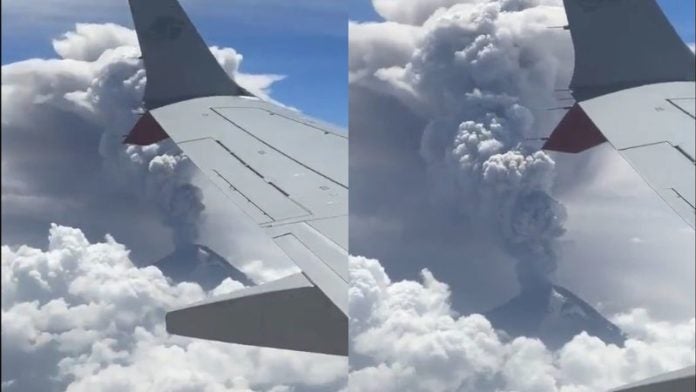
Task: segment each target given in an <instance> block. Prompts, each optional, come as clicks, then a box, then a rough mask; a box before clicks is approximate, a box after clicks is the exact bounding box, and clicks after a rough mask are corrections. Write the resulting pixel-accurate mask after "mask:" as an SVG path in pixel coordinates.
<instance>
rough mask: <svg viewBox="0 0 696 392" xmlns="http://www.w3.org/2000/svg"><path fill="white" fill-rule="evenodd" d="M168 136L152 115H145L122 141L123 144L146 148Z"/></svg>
mask: <svg viewBox="0 0 696 392" xmlns="http://www.w3.org/2000/svg"><path fill="white" fill-rule="evenodd" d="M168 137H169V135H167V133H166V132H165V131H164V129H162V127H161V126H160V125H159V123H157V120H155V118H154V117H152V114H150V113H149V112H148V113H145V114H144V115H143V116H142V117H140V119H139V120H138V122H136V123H135V126H133V129H132V130H131V131H130V133H128V136H126V138H125V139H124V140H123V143H124V144H136V145H139V146H147V145H149V144H153V143H157V142H159V141H162V140H164V139H166V138H168Z"/></svg>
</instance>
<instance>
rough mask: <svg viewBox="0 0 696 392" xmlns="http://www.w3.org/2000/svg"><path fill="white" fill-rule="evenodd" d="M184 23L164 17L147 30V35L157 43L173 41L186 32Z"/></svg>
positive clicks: (156, 20)
mask: <svg viewBox="0 0 696 392" xmlns="http://www.w3.org/2000/svg"><path fill="white" fill-rule="evenodd" d="M184 25H185V24H184V21H182V20H181V19H178V18H174V17H171V16H163V17H160V18H157V19H155V21H154V22H152V24H151V25H150V27H149V28H148V29H147V35H148V36H149V37H150V38H152V39H154V40H157V41H171V40H174V39H177V38H178V37H179V36H180V35H181V32H182V31H184Z"/></svg>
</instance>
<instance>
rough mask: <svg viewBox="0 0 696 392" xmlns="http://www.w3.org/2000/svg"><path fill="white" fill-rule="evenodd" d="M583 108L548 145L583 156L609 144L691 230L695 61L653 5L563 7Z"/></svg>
mask: <svg viewBox="0 0 696 392" xmlns="http://www.w3.org/2000/svg"><path fill="white" fill-rule="evenodd" d="M564 4H565V7H566V14H567V16H568V27H569V30H570V33H571V37H572V40H573V46H574V48H575V70H574V73H573V78H572V80H571V83H570V89H571V91H572V94H573V97H574V98H575V99H576V101H577V102H576V104H575V105H573V106H572V108H571V109H570V110H569V111H568V113H567V114H566V116H565V117H564V118H563V119H562V120H561V122H560V123H559V124H558V126H557V127H556V129H555V130H554V131H553V133H552V134H551V136H550V137H549V139H548V140H547V141H546V143H545V144H544V146H543V148H544V149H546V150H553V151H561V152H571V153H577V152H581V151H584V150H586V149H588V148H591V147H593V146H596V145H598V144H600V143H603V142H605V141H608V142H609V143H610V144H611V145H612V146H613V147H614V148H616V150H617V151H618V152H619V153H620V154H621V155H622V157H623V158H624V159H625V160H626V161H627V162H628V163H629V164H630V165H631V166H632V167H633V169H635V170H636V172H638V174H640V175H641V177H642V178H643V180H645V182H646V183H647V184H648V185H650V187H652V189H653V190H654V191H655V192H656V193H657V194H658V195H659V196H660V197H661V198H662V199H663V200H664V201H665V202H666V203H667V204H668V205H669V206H670V207H671V208H672V209H673V210H674V211H675V212H676V213H677V214H678V215H679V216H680V217H681V218H682V219H684V221H686V222H687V223H688V224H689V225H690V226H691V227H692V228H693V227H694V221H695V210H694V206H695V205H696V201H695V199H696V194H695V192H696V191H695V189H696V183H695V182H696V171H695V167H696V166H695V163H694V162H695V161H694V158H695V157H696V153H695V151H696V147H695V142H694V140H695V136H696V132H695V129H694V127H695V121H694V120H695V118H696V117H695V116H696V110H695V109H694V102H695V101H694V90H696V84H695V83H694V80H695V78H694V72H695V66H694V54H693V52H691V50H690V49H689V48H688V47H687V46H686V44H684V42H683V41H682V40H681V38H679V36H678V35H677V33H676V32H675V31H674V28H672V26H671V25H670V24H669V22H668V21H667V19H666V18H665V16H664V14H663V13H662V11H661V10H660V8H659V6H658V5H657V4H656V3H655V1H654V0H611V1H607V0H564Z"/></svg>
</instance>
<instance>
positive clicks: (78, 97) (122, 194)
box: [2, 23, 282, 261]
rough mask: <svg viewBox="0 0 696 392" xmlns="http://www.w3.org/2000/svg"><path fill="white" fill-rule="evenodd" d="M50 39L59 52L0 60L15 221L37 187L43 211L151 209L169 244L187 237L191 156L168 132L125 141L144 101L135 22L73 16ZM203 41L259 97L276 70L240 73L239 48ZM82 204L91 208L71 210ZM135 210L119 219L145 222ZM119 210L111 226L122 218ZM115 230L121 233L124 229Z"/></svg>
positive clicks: (192, 235)
mask: <svg viewBox="0 0 696 392" xmlns="http://www.w3.org/2000/svg"><path fill="white" fill-rule="evenodd" d="M53 48H54V50H55V52H56V54H57V55H58V56H59V58H57V59H31V60H26V61H21V62H17V63H12V64H8V65H5V66H3V67H2V79H3V82H2V83H3V84H2V122H3V142H7V144H8V145H11V146H12V147H7V148H3V175H5V174H7V175H8V177H9V178H11V179H13V180H14V182H13V183H11V184H13V185H14V186H13V187H6V186H5V184H3V206H4V207H6V208H8V209H10V210H13V214H16V216H19V217H20V219H23V221H21V222H20V223H21V224H25V223H26V221H27V219H26V217H27V216H33V215H37V213H39V211H37V209H36V208H35V205H36V204H37V202H36V201H35V202H32V201H31V200H30V199H28V197H34V198H38V197H39V196H40V197H42V199H41V200H42V201H43V202H44V203H45V204H52V205H50V206H48V205H47V208H49V209H51V210H53V211H51V212H50V213H49V214H48V215H49V216H48V218H47V219H52V220H57V221H61V222H65V221H68V222H70V221H71V220H70V219H72V222H73V223H75V224H80V226H82V225H88V224H89V225H93V224H94V222H96V221H97V219H95V216H97V217H98V216H100V215H101V216H106V215H109V214H115V215H118V214H120V215H123V212H124V211H127V210H130V211H129V212H130V213H131V214H132V215H134V216H144V217H143V218H141V219H143V220H144V219H146V218H145V217H146V216H148V215H152V214H155V215H157V216H159V221H160V222H161V223H163V224H165V225H166V226H168V227H169V228H170V229H171V232H172V241H173V242H174V244H175V245H177V246H179V245H185V244H189V243H192V242H195V241H196V240H197V239H198V236H199V232H198V231H199V230H198V229H199V224H200V221H201V214H202V213H203V211H204V209H205V205H204V202H203V194H202V192H201V190H200V189H198V187H197V186H195V185H193V184H192V178H193V176H194V175H195V170H194V167H193V165H192V164H191V162H190V161H189V160H188V159H187V158H186V157H184V156H183V155H181V154H180V152H179V150H178V149H177V148H176V147H175V146H174V145H173V143H171V142H168V141H164V142H162V143H159V144H155V145H150V146H145V147H141V146H126V145H124V144H123V138H124V135H125V134H127V132H128V131H129V130H130V129H131V128H132V126H133V124H134V123H135V121H136V119H137V116H138V115H137V113H138V112H140V111H142V108H141V98H142V94H143V89H144V86H145V72H144V70H143V68H142V62H141V61H140V60H139V59H138V57H139V56H140V53H139V49H138V45H137V39H136V35H135V32H134V31H132V30H130V29H128V28H125V27H122V26H119V25H115V24H110V23H107V24H77V25H76V26H75V29H74V30H73V31H69V32H67V33H66V34H64V35H63V36H62V37H60V38H58V39H56V40H54V41H53ZM211 50H212V52H213V54H214V55H215V57H216V58H217V60H218V61H219V62H220V64H221V65H222V67H223V68H224V69H225V71H227V73H228V74H229V75H230V76H231V77H235V78H236V79H237V80H238V81H239V82H240V83H241V84H242V85H244V86H245V87H246V88H247V89H249V90H250V91H252V92H253V93H255V94H257V95H259V96H261V97H264V98H267V99H268V93H269V88H270V86H271V84H272V83H274V82H275V81H278V80H280V79H282V76H280V75H248V74H243V73H240V72H239V64H240V63H241V61H242V56H241V55H240V54H239V53H237V52H236V51H235V50H234V49H231V48H218V47H212V48H211ZM54 139H55V140H54ZM3 147H5V146H3ZM5 153H6V154H5ZM27 154H31V157H27ZM59 205H73V206H74V207H73V210H78V209H79V210H80V211H75V212H74V213H73V214H70V215H71V216H70V218H67V219H66V218H65V216H56V212H55V210H57V209H58V208H59V207H58V206H59ZM139 210H147V211H146V212H144V213H139ZM84 211H89V212H90V214H89V215H90V217H88V218H85V219H76V218H75V216H76V215H77V214H83V213H84ZM64 215H68V214H67V212H66V213H65V214H64ZM3 216H4V217H5V215H3ZM42 218H43V217H39V216H36V217H34V218H33V219H35V220H40V219H42ZM137 219H138V218H136V219H134V220H133V221H131V222H124V223H125V225H132V226H133V227H135V230H134V231H138V230H140V229H141V228H137V227H138V226H141V227H143V228H144V226H145V225H144V224H143V223H142V222H138V221H137ZM3 220H5V219H3ZM105 220H107V219H106V218H105ZM117 220H118V218H115V219H113V221H112V225H113V226H121V225H120V223H117ZM4 224H5V223H4ZM21 224H20V225H16V226H14V227H13V229H15V230H17V229H18V226H21ZM149 225H150V226H151V224H149ZM103 226H104V227H105V229H104V231H102V233H103V232H105V231H111V230H112V228H111V227H109V224H108V223H104V224H103ZM34 231H35V230H34ZM117 231H118V233H117V234H118V235H119V236H122V235H124V233H126V234H125V235H126V236H127V235H128V234H127V232H128V231H129V230H128V229H124V230H117ZM19 237H21V236H19ZM140 237H145V236H144V235H141V236H140ZM152 237H155V238H156V235H154V234H153V235H152ZM155 238H153V241H154V240H155ZM137 241H138V240H135V241H134V242H137ZM20 243H24V242H20ZM159 251H160V252H162V249H160V250H159ZM150 261H153V260H150Z"/></svg>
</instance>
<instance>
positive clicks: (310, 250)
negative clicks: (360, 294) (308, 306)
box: [266, 223, 349, 314]
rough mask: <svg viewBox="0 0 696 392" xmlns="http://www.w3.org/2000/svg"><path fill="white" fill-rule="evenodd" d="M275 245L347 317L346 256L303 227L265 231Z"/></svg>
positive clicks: (342, 250) (307, 226)
mask: <svg viewBox="0 0 696 392" xmlns="http://www.w3.org/2000/svg"><path fill="white" fill-rule="evenodd" d="M266 231H267V233H268V234H269V235H271V237H273V240H274V241H275V243H276V244H278V246H279V247H280V248H281V249H282V250H283V251H284V252H285V253H286V254H287V255H288V256H289V257H290V258H291V259H292V260H293V261H294V262H295V264H297V266H298V267H300V268H301V269H302V271H303V272H304V274H305V275H306V276H307V277H308V278H309V279H310V280H311V281H312V282H313V283H314V284H316V285H317V286H319V287H320V288H321V289H322V290H323V291H324V293H325V294H326V296H327V297H328V298H329V299H330V300H331V301H332V302H333V303H334V304H335V305H336V306H337V307H338V308H339V309H341V310H342V311H343V312H344V313H345V314H348V293H347V290H346V289H347V287H348V279H349V277H348V253H347V252H346V251H345V249H343V248H341V247H340V246H338V245H336V244H333V243H331V242H330V241H328V240H327V238H326V237H325V236H323V235H322V234H321V233H319V232H318V231H316V230H314V229H312V228H311V227H310V226H309V225H307V224H306V223H295V224H291V225H282V226H278V227H270V228H268V229H266Z"/></svg>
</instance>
